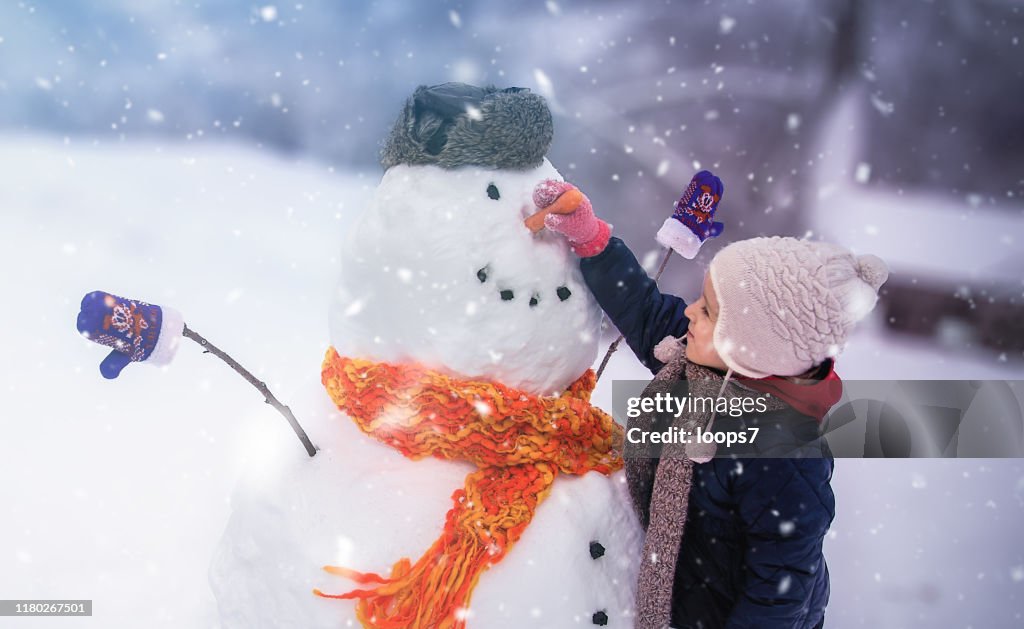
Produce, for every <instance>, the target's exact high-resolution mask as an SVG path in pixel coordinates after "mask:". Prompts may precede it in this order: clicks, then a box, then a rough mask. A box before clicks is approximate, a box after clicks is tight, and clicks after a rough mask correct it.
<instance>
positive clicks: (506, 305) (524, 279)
mask: <svg viewBox="0 0 1024 629" xmlns="http://www.w3.org/2000/svg"><path fill="white" fill-rule="evenodd" d="M545 179H557V180H561V176H560V175H559V174H558V171H556V170H555V168H554V167H553V166H552V165H551V164H550V163H549V162H548V161H547V160H543V161H542V163H541V164H540V165H539V166H537V167H536V168H532V169H529V170H518V171H513V170H494V169H484V168H476V167H471V166H467V167H462V168H457V169H444V168H441V167H438V166H422V165H420V166H409V165H404V164H401V165H397V166H393V167H391V168H390V169H388V170H387V172H386V173H385V174H384V177H383V179H382V180H381V183H380V186H379V187H378V188H377V191H376V194H375V196H374V198H373V200H372V202H371V205H370V207H369V208H367V211H366V212H365V214H364V215H363V216H362V218H361V220H360V221H359V222H358V223H357V224H356V226H355V228H354V229H353V231H352V232H351V233H350V234H349V237H348V238H347V242H346V244H345V245H344V247H343V249H342V252H341V262H342V270H341V278H340V280H339V282H338V287H337V290H336V292H335V296H334V301H333V305H332V308H331V313H330V315H331V342H332V344H333V345H334V346H335V348H336V349H337V350H338V351H339V352H340V353H341V354H343V355H349V356H357V357H365V358H372V359H375V360H385V361H390V362H405V361H414V362H418V363H420V364H423V365H426V366H428V367H432V368H436V369H441V370H443V371H447V372H449V373H454V374H458V375H461V376H467V377H474V376H481V377H486V378H491V379H495V380H498V381H500V382H502V383H505V384H508V385H509V386H514V387H518V388H523V389H526V390H529V391H531V392H534V393H541V394H548V393H553V392H555V391H560V390H562V389H564V388H565V387H567V386H568V385H569V384H571V383H572V381H573V380H575V379H576V378H578V377H579V376H580V375H581V374H582V373H583V372H584V371H585V370H586V369H587V368H588V367H590V366H591V365H592V364H593V362H594V359H595V358H596V353H597V342H598V329H599V325H600V321H601V311H600V309H599V307H598V306H597V304H596V302H595V301H594V299H593V297H592V296H591V295H590V292H589V291H588V290H587V287H586V285H585V284H584V283H583V280H582V277H581V274H580V270H579V261H578V259H577V258H576V257H575V255H574V254H573V253H572V252H571V251H570V250H569V247H568V245H567V243H566V242H565V240H564V239H563V238H561V237H560V236H558V235H557V234H553V233H551V232H549V231H547V230H543V231H541V232H539V233H537V234H533V233H531V232H530V230H529V229H527V228H526V226H525V225H524V222H523V221H524V219H525V218H526V217H527V216H529V215H530V214H532V213H533V212H535V211H537V208H536V207H535V206H534V204H533V201H532V194H533V189H534V188H535V187H536V185H537V184H539V183H541V182H542V181H544V180H545Z"/></svg>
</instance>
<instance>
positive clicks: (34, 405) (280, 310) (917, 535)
mask: <svg viewBox="0 0 1024 629" xmlns="http://www.w3.org/2000/svg"><path fill="white" fill-rule="evenodd" d="M0 164H2V165H3V169H4V173H5V178H4V185H3V186H0V265H2V267H0V268H3V269H5V271H4V272H3V273H0V289H2V290H3V294H4V295H6V296H7V297H6V299H5V300H4V304H5V307H4V308H2V309H0V330H3V333H2V336H3V346H4V348H5V350H6V351H5V357H6V359H7V360H5V361H4V362H3V366H2V367H0V386H2V387H3V391H4V392H5V394H6V395H5V398H6V400H5V408H4V412H3V413H2V415H0V461H3V471H4V473H3V480H0V504H2V505H3V511H2V512H0V513H2V517H0V566H2V569H0V598H7V599H12V598H27V599H38V598H75V599H83V598H89V599H93V600H94V601H95V603H94V612H93V613H94V616H93V617H92V618H90V619H85V618H82V619H78V620H75V621H63V620H54V619H43V618H35V619H33V620H31V621H28V620H24V621H20V622H19V621H13V620H10V619H6V622H4V623H0V624H2V625H3V626H4V627H7V626H14V627H18V626H32V627H56V626H61V627H63V626H66V625H69V624H70V623H73V624H74V625H75V626H76V627H104V628H107V627H115V628H118V627H125V628H128V627H137V626H140V623H141V624H144V626H147V627H154V628H160V627H175V628H177V627H216V626H217V625H218V619H217V613H216V606H215V602H214V600H213V597H212V594H211V593H210V587H209V584H208V578H207V571H208V566H209V563H210V558H211V555H212V553H213V549H214V548H215V546H216V545H217V543H218V540H219V538H220V536H221V534H222V533H223V531H224V527H225V524H226V522H227V518H228V514H229V506H230V502H229V501H230V497H231V493H232V491H233V488H234V486H235V484H236V479H237V478H238V476H239V474H240V472H241V470H242V468H243V467H244V466H246V465H247V463H250V462H252V461H259V460H260V458H261V457H262V456H266V455H268V453H270V452H271V451H273V450H276V449H277V447H278V446H279V445H280V443H281V442H282V441H286V442H289V441H290V442H294V443H293V445H294V456H296V457H303V456H305V454H304V453H303V451H302V449H301V447H300V446H299V443H298V441H297V440H295V438H294V436H293V435H292V434H291V432H290V430H289V428H288V426H287V425H286V424H285V422H284V420H283V419H282V418H281V417H280V416H279V415H278V414H277V413H276V412H275V411H273V409H271V408H269V407H268V406H266V405H264V404H262V401H261V398H260V397H259V395H258V394H257V393H256V391H254V390H253V389H252V388H251V387H250V386H249V385H248V384H246V383H245V382H244V381H242V380H241V379H240V378H239V377H238V376H237V375H235V374H233V373H231V371H230V370H229V369H228V368H227V367H226V366H225V365H224V364H223V363H221V362H220V361H218V360H216V359H215V358H212V357H210V356H204V355H203V354H202V353H201V352H200V351H199V349H198V347H192V346H190V345H189V344H186V345H184V346H183V347H182V349H181V351H180V352H179V355H178V357H177V358H176V360H175V362H174V364H173V365H171V366H170V367H168V368H165V369H162V370H161V369H154V368H152V367H148V366H141V365H131V366H129V367H128V368H127V369H126V370H125V371H124V373H123V374H122V376H121V377H120V378H119V379H118V380H115V381H105V380H103V379H102V378H101V377H100V375H99V371H98V368H97V365H98V363H99V361H100V360H101V359H102V357H103V356H104V355H105V352H104V350H103V349H102V348H100V347H98V346H96V345H94V344H92V343H90V342H88V341H86V340H84V339H81V338H80V337H78V335H77V333H76V331H75V329H74V320H75V316H76V314H77V311H78V302H79V300H80V299H81V296H82V295H83V294H85V293H86V292H89V291H91V290H95V289H101V290H108V291H111V292H114V293H118V294H122V295H127V296H131V297H137V298H140V299H145V300H148V301H152V302H156V303H165V304H168V305H173V306H175V307H177V308H178V309H179V310H181V311H182V312H184V313H185V316H186V321H187V322H188V324H189V325H190V327H193V328H194V329H196V330H197V331H199V332H200V333H202V334H204V335H205V336H207V338H209V339H210V340H211V341H212V342H214V343H216V344H218V345H219V346H220V347H222V348H223V349H225V350H227V351H228V352H230V353H231V354H232V355H233V356H234V357H235V358H237V359H238V360H239V361H240V362H242V364H244V365H245V366H246V367H248V368H249V369H250V370H252V371H254V372H255V373H257V374H258V375H260V377H263V378H265V379H266V380H267V382H268V384H270V386H271V388H272V390H273V391H274V392H275V393H276V394H277V395H278V397H279V398H281V399H282V400H283V401H285V402H286V403H288V402H289V401H290V400H291V399H294V398H296V397H298V396H299V394H300V392H301V391H305V390H308V389H309V388H310V387H312V386H316V382H317V381H318V380H319V364H320V361H321V359H322V356H323V351H324V349H325V347H326V344H327V342H328V341H327V339H328V336H327V308H328V304H329V301H330V292H331V290H332V287H333V281H334V274H335V266H336V260H335V257H336V252H337V250H338V247H339V246H340V243H341V240H342V238H341V236H342V234H343V233H344V231H345V229H346V226H347V225H348V223H349V221H351V220H352V219H353V218H354V217H355V216H356V215H357V214H358V212H359V210H360V208H361V206H362V204H363V203H364V202H365V200H366V199H367V198H368V197H369V195H370V193H371V191H372V189H373V187H374V186H376V184H377V179H378V173H370V174H367V175H365V176H360V175H358V174H354V173H337V172H331V171H330V170H329V169H327V168H325V167H324V166H322V165H318V164H315V163H299V162H296V161H294V160H288V159H284V158H281V157H276V156H273V155H270V154H267V153H261V152H255V151H251V150H248V149H241V148H237V147H230V146H222V147H212V146H210V145H208V144H206V145H203V146H201V147H200V146H192V145H188V144H180V145H163V146H161V145H157V144H128V145H111V146H92V145H89V144H88V143H86V142H83V141H81V140H74V141H72V142H62V141H60V140H59V139H53V138H36V137H5V138H4V139H3V141H2V142H0ZM556 166H557V165H556ZM901 202H905V199H904V200H902V201H901ZM676 268H678V269H682V268H683V267H682V265H679V266H678V267H676ZM602 353H603V352H602ZM839 371H840V373H841V374H842V375H843V377H845V378H870V379H884V378H898V377H919V378H926V377H928V378H975V379H982V378H1016V379H1020V378H1022V377H1024V368H1022V367H1021V366H1019V365H1014V364H1013V363H1001V362H998V361H997V360H996V359H995V357H994V356H993V355H991V354H988V353H984V352H982V353H978V354H974V355H969V354H950V353H949V352H948V351H947V350H943V349H939V348H936V347H934V346H933V345H931V344H929V343H927V342H923V341H916V340H912V339H905V338H901V337H896V338H893V337H889V336H887V335H886V333H885V331H884V329H883V328H882V326H881V325H880V324H879V323H878V322H877V321H873V322H870V323H869V324H868V325H865V326H864V327H863V328H862V329H861V330H859V331H858V332H857V333H856V334H855V335H854V337H853V339H852V340H851V342H850V346H849V348H848V349H847V351H846V353H845V354H844V355H843V357H842V359H841V361H840V368H839ZM643 377H645V374H644V373H643V370H642V369H640V368H639V366H638V364H637V363H636V362H635V360H634V359H633V358H632V356H631V355H630V354H629V352H628V350H627V349H623V350H620V352H618V353H617V355H616V356H615V357H614V358H613V361H612V363H611V366H610V368H609V372H608V373H607V374H606V375H605V377H604V379H603V380H602V383H601V385H600V386H599V389H598V391H597V393H596V401H597V402H598V403H599V404H600V405H602V406H604V407H605V408H609V407H610V391H611V387H610V383H611V381H612V380H613V379H616V378H623V379H625V378H643ZM296 412H297V414H298V416H299V420H300V421H301V420H302V414H301V409H298V408H297V409H296ZM833 486H834V489H835V493H836V497H837V509H838V513H837V516H836V520H835V522H834V525H833V530H832V532H831V533H830V536H829V538H828V541H827V546H826V557H827V559H828V562H829V569H830V574H831V578H832V588H833V594H832V600H831V603H830V605H829V611H828V616H827V618H828V623H829V626H831V627H841V628H842V627H858V626H873V627H909V626H948V627H967V626H973V627H1010V626H1018V625H1019V624H1020V622H1021V620H1022V613H1024V601H1022V598H1024V543H1021V541H1020V538H1019V528H1020V522H1021V521H1022V517H1024V465H1022V463H1021V462H1020V461H1018V460H981V459H975V460H957V461H934V460H909V461H877V460H874V461H873V460H865V461H855V460H840V461H838V462H837V465H836V473H835V477H834V479H833Z"/></svg>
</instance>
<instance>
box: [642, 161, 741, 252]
mask: <svg viewBox="0 0 1024 629" xmlns="http://www.w3.org/2000/svg"><path fill="white" fill-rule="evenodd" d="M724 192H725V186H723V185H722V180H721V179H719V178H718V177H716V176H714V175H713V174H711V172H710V171H707V170H702V171H700V172H699V173H697V174H696V175H694V176H693V179H691V180H690V185H689V186H688V187H687V188H686V191H685V192H683V196H682V197H681V198H680V199H679V200H678V201H677V202H676V205H675V212H674V213H673V214H672V217H671V218H668V219H666V220H665V224H664V225H662V226H661V229H659V230H658V235H657V237H656V238H657V240H658V242H659V243H660V244H662V245H664V246H666V247H671V248H672V249H673V250H675V252H676V253H678V254H679V255H681V256H683V257H684V258H690V259H692V258H694V257H695V256H696V255H697V252H698V251H699V250H700V246H701V245H702V244H704V241H705V240H707V239H708V238H714V237H716V236H718V235H719V234H721V233H722V230H723V229H724V228H725V226H724V225H723V224H722V223H719V222H716V221H715V212H716V211H717V210H718V203H719V201H721V200H722V194H723V193H724Z"/></svg>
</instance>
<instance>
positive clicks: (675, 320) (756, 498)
mask: <svg viewBox="0 0 1024 629" xmlns="http://www.w3.org/2000/svg"><path fill="white" fill-rule="evenodd" d="M580 267H581V269H582V271H583V277H584V279H585V280H586V282H587V286H588V287H589V288H590V291H591V292H592V293H593V294H594V297H595V298H596V299H597V301H598V303H599V304H600V305H601V307H602V308H603V309H604V311H605V313H606V314H607V315H608V317H609V318H610V319H611V321H612V323H614V324H615V326H616V327H617V328H618V329H619V331H620V332H622V334H623V335H624V336H625V339H626V342H627V343H628V344H629V347H630V348H631V349H632V350H633V352H634V353H635V354H636V355H637V357H638V358H640V360H641V361H642V362H643V364H644V365H645V366H647V367H648V368H649V369H650V370H651V371H652V372H655V373H657V371H658V370H659V369H661V367H662V366H663V365H662V363H661V362H660V361H658V360H657V359H656V358H655V357H654V355H653V349H654V346H655V345H656V344H657V343H658V342H659V341H660V340H662V339H663V338H665V337H666V336H669V335H672V336H676V337H679V336H682V335H684V334H685V333H686V328H687V325H688V324H689V322H688V320H687V318H686V316H684V314H683V309H684V308H686V304H685V303H684V302H683V300H682V299H680V298H678V297H675V296H672V295H666V294H663V293H661V291H659V290H658V287H657V286H656V285H655V283H654V281H653V280H652V279H651V278H649V277H648V276H647V273H646V272H645V271H644V270H643V268H642V267H641V266H640V264H639V263H638V262H637V260H636V257H635V256H634V255H633V253H632V252H631V251H630V250H629V249H628V248H627V247H626V245H625V243H623V242H622V241H621V240H619V239H618V238H612V239H611V240H610V242H609V243H608V247H607V248H606V249H605V250H604V251H602V252H601V253H599V254H598V255H596V256H593V257H590V258H583V259H581V262H580ZM759 419H760V420H763V421H769V422H771V423H772V425H773V427H774V426H776V425H777V426H779V427H780V428H781V429H782V430H784V431H796V432H801V431H807V430H815V431H816V430H817V419H815V418H812V417H808V416H806V415H801V414H800V413H798V412H797V411H795V410H792V409H786V410H782V411H776V412H775V413H766V414H765V415H764V416H762V417H761V418H759ZM779 420H782V421H779ZM723 421H727V418H726V417H725V416H720V417H718V418H716V420H715V424H716V426H717V425H719V424H720V423H722V422H723ZM795 441H799V440H798V439H795ZM822 443H823V442H822ZM820 447H821V448H822V449H821V450H820V451H819V452H818V454H819V456H812V457H809V458H773V459H769V458H739V459H730V458H715V459H712V460H711V461H709V462H707V463H702V464H696V465H694V482H693V488H692V490H691V492H690V505H689V512H688V516H687V522H686V527H685V533H684V535H683V544H682V548H681V550H680V555H679V560H678V562H677V565H676V577H675V584H674V592H673V601H672V607H673V609H672V621H673V625H674V626H676V627H679V628H684V627H701V628H703V629H711V628H714V627H728V628H730V629H734V628H739V627H757V628H760V629H767V628H771V627H801V628H803V627H816V626H820V625H821V623H822V621H823V617H824V612H825V605H826V603H827V602H828V598H829V579H828V568H827V567H826V565H825V558H824V555H823V554H822V540H823V538H824V535H825V533H826V531H827V530H828V527H829V525H830V524H831V522H832V518H833V517H834V515H835V499H834V497H833V494H832V488H831V486H830V484H829V482H830V480H831V477H832V467H833V460H832V456H831V453H830V452H828V449H827V445H822V446H820Z"/></svg>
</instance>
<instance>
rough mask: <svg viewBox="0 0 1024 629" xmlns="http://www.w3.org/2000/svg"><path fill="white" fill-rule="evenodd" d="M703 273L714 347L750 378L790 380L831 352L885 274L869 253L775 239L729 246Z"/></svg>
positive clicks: (872, 300) (864, 311)
mask: <svg viewBox="0 0 1024 629" xmlns="http://www.w3.org/2000/svg"><path fill="white" fill-rule="evenodd" d="M709 272H710V273H711V282H712V284H713V285H714V290H715V294H716V295H717V296H718V307H719V311H718V321H717V323H716V324H715V332H714V344H715V349H716V350H718V353H719V355H720V356H721V357H722V360H723V361H724V362H725V364H726V365H727V366H728V367H729V368H730V369H732V370H733V371H736V372H738V373H741V374H743V375H745V376H749V377H752V378H763V377H765V376H770V375H775V376H795V375H798V374H801V373H803V372H805V371H807V370H808V369H810V368H811V367H814V366H816V365H818V364H820V363H821V362H822V361H824V360H825V359H826V358H829V357H835V356H836V355H838V354H839V352H840V351H841V350H842V348H843V346H844V345H845V343H846V337H847V335H848V334H849V332H850V330H851V328H852V327H853V324H855V323H856V322H858V321H860V320H861V319H862V318H863V317H864V316H865V315H867V314H868V313H869V312H870V311H871V309H872V308H874V307H875V302H876V301H878V289H879V287H881V285H882V284H883V283H884V282H885V280H886V279H888V277H889V269H888V268H887V267H886V265H885V262H883V261H882V260H881V259H880V258H878V257H877V256H873V255H861V256H855V255H853V254H852V253H851V252H850V251H848V250H846V249H844V248H843V247H840V246H838V245H832V244H828V243H823V242H811V241H808V240H798V239H796V238H781V237H778V236H774V237H772V238H751V239H750V240H741V241H738V242H734V243H732V244H730V245H729V246H727V247H725V248H723V249H722V250H721V251H719V252H718V254H717V255H715V257H714V258H713V259H712V260H711V267H710V269H709Z"/></svg>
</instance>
